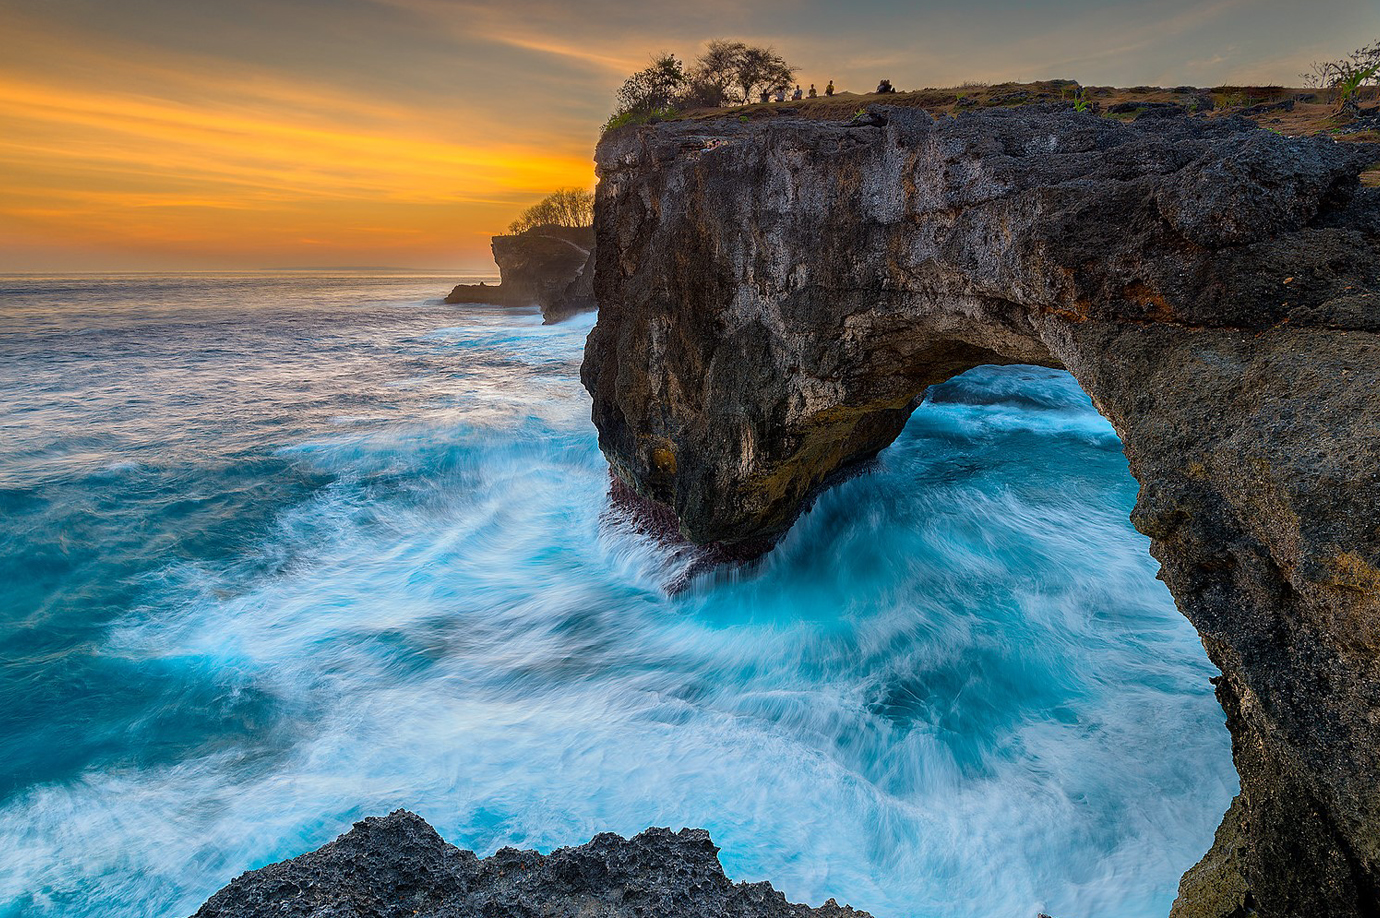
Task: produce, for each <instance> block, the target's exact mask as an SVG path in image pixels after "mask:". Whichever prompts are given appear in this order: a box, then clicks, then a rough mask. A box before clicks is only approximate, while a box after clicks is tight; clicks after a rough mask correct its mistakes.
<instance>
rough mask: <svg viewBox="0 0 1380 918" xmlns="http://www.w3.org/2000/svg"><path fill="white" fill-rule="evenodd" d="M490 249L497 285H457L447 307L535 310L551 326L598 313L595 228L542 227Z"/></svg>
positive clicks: (503, 239) (497, 238)
mask: <svg viewBox="0 0 1380 918" xmlns="http://www.w3.org/2000/svg"><path fill="white" fill-rule="evenodd" d="M490 244H491V246H492V248H493V253H494V262H495V263H496V264H497V265H498V271H499V283H498V284H497V285H496V286H490V285H488V284H482V283H481V284H457V285H456V286H455V287H454V289H452V290H451V291H450V293H449V294H447V295H446V298H445V302H447V303H450V304H457V303H478V304H482V305H487V306H536V307H538V308H539V309H541V314H542V318H543V319H544V320H545V321H546V323H547V324H548V325H549V324H551V323H554V322H560V321H563V320H565V319H568V318H570V317H571V316H573V315H575V314H577V313H580V312H588V311H590V310H593V309H595V308H596V304H595V302H594V260H595V254H594V229H593V228H592V227H576V228H572V227H563V226H538V227H534V228H532V229H530V230H527V231H526V232H522V233H517V234H515V235H509V236H495V237H493V240H492V242H491V243H490Z"/></svg>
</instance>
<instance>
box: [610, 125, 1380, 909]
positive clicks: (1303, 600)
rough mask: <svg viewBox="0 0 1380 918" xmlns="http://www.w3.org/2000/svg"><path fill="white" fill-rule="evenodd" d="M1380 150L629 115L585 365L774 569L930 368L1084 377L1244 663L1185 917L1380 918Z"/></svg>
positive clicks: (667, 471) (622, 426)
mask: <svg viewBox="0 0 1380 918" xmlns="http://www.w3.org/2000/svg"><path fill="white" fill-rule="evenodd" d="M1375 159H1380V153H1377V151H1376V150H1375V149H1374V148H1372V149H1371V150H1369V151H1367V150H1364V149H1361V148H1358V147H1344V146H1342V145H1339V144H1334V143H1333V142H1331V141H1330V140H1325V139H1324V140H1298V139H1288V138H1283V137H1279V136H1276V135H1274V134H1272V133H1270V132H1267V131H1264V130H1261V129H1259V128H1257V127H1255V126H1254V125H1252V124H1250V123H1249V122H1245V121H1241V120H1237V119H1218V120H1212V121H1205V120H1200V119H1189V118H1177V119H1172V120H1168V121H1163V120H1161V121H1156V122H1154V123H1153V124H1148V125H1146V124H1133V125H1122V124H1118V123H1115V122H1109V121H1107V120H1103V119H1098V118H1096V117H1093V116H1090V115H1076V114H1073V113H1071V112H1062V111H1057V110H1053V109H1024V110H1008V111H994V112H989V113H985V114H980V115H972V116H963V117H960V118H958V119H953V120H949V119H943V120H941V121H939V122H935V121H932V120H931V119H930V118H929V117H928V116H927V115H925V114H924V113H923V112H919V111H914V110H898V109H890V110H888V109H881V110H873V111H870V112H869V113H867V114H865V115H863V116H860V117H859V118H856V119H854V121H852V122H850V123H847V124H844V123H830V122H817V121H804V120H800V119H794V118H789V119H788V118H779V119H774V120H769V121H765V122H751V123H743V122H739V121H736V120H730V119H716V120H711V121H705V122H690V123H672V124H664V125H659V126H657V127H654V128H643V129H636V130H624V131H620V132H615V133H614V134H611V135H609V136H608V137H606V138H605V139H604V141H603V142H602V143H601V144H600V146H599V150H598V153H597V161H598V167H599V175H600V184H599V190H598V200H597V205H596V212H597V217H596V226H597V229H598V253H599V255H598V263H597V271H596V275H595V286H596V293H597V297H598V301H599V307H600V316H599V322H598V325H597V326H596V327H595V329H594V331H593V332H592V333H591V335H590V338H589V343H588V346H587V350H586V357H585V365H584V371H583V375H584V381H585V385H586V386H587V388H588V389H589V390H590V392H591V394H592V395H593V397H594V420H595V423H596V424H597V426H598V428H599V434H600V445H601V447H602V448H603V450H604V452H605V454H606V455H607V456H608V458H609V461H610V464H611V466H612V468H613V471H614V473H615V475H616V476H617V478H618V480H619V482H620V487H624V488H626V489H630V490H631V491H634V492H636V494H637V495H639V496H640V497H641V498H642V499H644V500H645V501H647V502H649V505H650V506H651V507H653V508H654V509H655V510H656V512H660V513H662V514H665V512H666V511H667V510H670V511H672V512H674V514H675V517H676V519H677V521H678V526H679V529H680V531H681V533H682V535H684V536H685V537H686V538H688V539H690V540H692V541H695V542H699V543H716V544H718V545H720V546H721V547H723V548H725V549H727V550H728V551H729V552H734V551H736V552H739V553H742V554H753V553H756V552H760V551H762V550H764V549H765V548H766V547H768V546H770V544H771V543H772V542H773V541H774V540H775V539H776V538H778V537H779V536H780V535H781V534H782V533H783V532H784V531H785V530H786V529H787V528H788V527H789V526H790V524H791V523H792V522H793V520H794V519H795V517H796V516H797V514H798V513H799V512H800V510H801V508H802V507H803V506H805V505H806V503H807V502H808V501H809V499H810V498H811V496H812V495H813V494H814V493H816V492H817V491H818V489H819V488H821V487H824V486H826V485H827V484H828V482H829V481H830V480H831V478H832V477H833V476H835V475H837V474H838V473H840V472H841V471H842V470H845V469H846V468H847V467H848V466H850V465H851V464H853V463H856V462H858V461H860V460H862V459H865V458H868V457H870V456H871V455H874V454H875V453H876V452H877V451H878V450H880V449H881V448H883V447H885V446H886V445H887V444H888V443H890V442H891V441H892V440H893V439H894V438H895V437H896V435H897V434H898V433H899V432H900V430H901V429H902V427H903V426H904V424H905V421H906V418H907V417H908V416H909V414H910V412H911V410H912V409H913V407H914V405H915V403H916V399H917V396H919V395H920V394H921V393H923V392H924V390H925V388H926V387H927V386H929V385H931V384H933V383H937V382H941V381H943V380H945V379H948V378H949V377H950V376H953V375H955V374H956V373H959V372H962V371H963V370H966V369H968V368H970V367H972V366H977V365H980V364H985V363H1039V364H1044V365H1050V366H1062V367H1065V368H1067V369H1068V370H1069V371H1070V372H1071V373H1072V374H1073V375H1074V376H1075V377H1076V378H1077V379H1078V381H1079V382H1080V384H1081V385H1082V386H1083V387H1084V389H1085V390H1086V391H1087V392H1088V393H1089V395H1090V396H1091V397H1092V399H1093V401H1094V403H1095V404H1096V405H1097V406H1098V408H1099V410H1100V411H1102V413H1103V414H1104V415H1105V416H1106V417H1108V418H1109V419H1110V420H1111V422H1112V423H1113V424H1114V425H1115V427H1116V429H1117V431H1118V433H1119V434H1120V435H1121V438H1122V441H1123V443H1124V445H1125V449H1126V454H1127V457H1128V459H1129V461H1130V466H1131V470H1132V473H1133V474H1134V475H1135V476H1136V478H1137V480H1138V481H1139V482H1140V485H1141V491H1140V497H1139V500H1138V502H1137V506H1136V510H1135V512H1134V515H1133V521H1134V523H1135V525H1136V527H1137V528H1138V529H1140V530H1141V531H1142V532H1144V533H1146V534H1147V535H1149V536H1150V537H1151V539H1152V551H1153V553H1154V555H1155V556H1156V558H1158V559H1159V561H1160V562H1161V564H1162V566H1163V572H1162V575H1161V576H1162V577H1163V579H1164V580H1165V582H1166V583H1167V584H1168V585H1169V588H1170V590H1171V592H1172V593H1173V595H1174V597H1175V599H1176V601H1177V603H1178V605H1179V608H1180V609H1181V610H1182V611H1183V613H1184V614H1185V615H1186V616H1187V617H1188V618H1189V619H1190V620H1191V621H1192V622H1193V624H1194V625H1195V627H1196V628H1197V629H1198V631H1199V633H1200V634H1201V635H1202V639H1203V644H1204V647H1205V648H1206V650H1207V652H1208V655H1209V657H1210V658H1211V659H1212V661H1213V662H1214V663H1215V664H1216V665H1217V666H1218V667H1219V668H1220V669H1221V671H1222V674H1223V675H1222V678H1221V679H1220V680H1218V682H1217V694H1218V698H1219V699H1220V701H1221V703H1222V706H1223V708H1224V709H1225V711H1226V714H1227V723H1228V726H1229V728H1230V730H1231V733H1232V737H1233V756H1234V759H1235V762H1236V765H1237V769H1238V771H1239V772H1240V775H1241V785H1242V793H1241V796H1240V797H1239V798H1238V800H1237V802H1236V803H1235V804H1234V805H1233V807H1232V809H1231V811H1229V813H1228V816H1227V819H1226V820H1225V821H1224V825H1223V829H1222V830H1219V833H1218V844H1217V845H1216V846H1215V848H1214V851H1213V852H1212V853H1210V855H1209V857H1208V858H1205V859H1204V862H1203V863H1202V864H1201V865H1199V867H1198V868H1195V871H1192V872H1190V875H1189V876H1187V877H1186V882H1185V884H1184V887H1183V891H1184V893H1185V895H1184V897H1183V898H1182V899H1181V903H1180V904H1179V905H1178V906H1176V909H1183V910H1184V913H1185V914H1187V913H1188V910H1189V909H1193V908H1196V909H1198V911H1197V912H1194V913H1195V914H1221V915H1226V914H1230V908H1231V907H1232V905H1233V901H1236V902H1240V901H1242V897H1244V896H1246V895H1249V896H1250V897H1252V902H1253V904H1254V906H1255V907H1256V908H1258V909H1259V913H1260V914H1261V915H1264V916H1267V918H1268V916H1285V915H1291V916H1292V915H1298V916H1315V915H1331V916H1353V915H1354V916H1372V915H1377V914H1380V779H1378V778H1377V767H1376V766H1377V761H1378V760H1380V479H1378V478H1377V474H1378V472H1380V389H1377V380H1380V337H1377V332H1380V279H1378V278H1377V274H1380V190H1369V189H1361V188H1360V187H1359V185H1358V182H1357V179H1356V176H1357V173H1358V172H1359V170H1360V168H1361V166H1362V164H1363V163H1365V162H1368V161H1371V160H1375ZM1242 877H1244V879H1242ZM1247 884H1248V885H1249V893H1247V892H1246V891H1245V890H1246V885H1247ZM1214 896H1217V897H1218V898H1217V899H1214ZM1218 900H1220V901H1218ZM1214 909H1215V911H1214Z"/></svg>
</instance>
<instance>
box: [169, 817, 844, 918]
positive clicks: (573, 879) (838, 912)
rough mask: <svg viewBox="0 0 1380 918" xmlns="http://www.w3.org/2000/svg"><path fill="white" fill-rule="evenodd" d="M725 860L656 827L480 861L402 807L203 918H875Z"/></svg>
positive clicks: (223, 895)
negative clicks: (804, 901)
mask: <svg viewBox="0 0 1380 918" xmlns="http://www.w3.org/2000/svg"><path fill="white" fill-rule="evenodd" d="M718 852H719V849H718V848H716V847H714V843H713V842H712V841H710V839H709V833H708V832H706V831H704V830H703V829H681V830H680V831H679V832H672V831H671V830H670V829H648V830H647V831H645V832H643V833H642V834H640V835H638V836H636V837H634V838H632V839H624V838H622V837H620V836H618V835H614V834H611V833H604V834H602V835H596V836H595V837H594V839H593V840H591V841H590V842H588V843H587V844H584V845H580V846H579V847H577V848H558V849H556V850H555V851H553V852H551V853H550V854H548V855H541V854H538V853H537V852H535V851H519V850H517V849H514V848H503V849H501V850H499V851H498V852H497V853H496V854H494V855H493V856H492V857H488V858H483V859H481V858H479V857H476V856H475V854H474V853H473V852H471V851H462V850H460V849H459V848H456V847H454V846H453V845H449V844H447V843H446V842H445V841H443V840H442V839H441V837H440V836H439V835H437V834H436V830H435V829H433V828H432V827H431V826H429V825H428V824H427V823H426V821H425V820H423V819H422V818H421V817H420V816H417V815H415V814H413V813H409V812H406V811H405V810H398V811H396V812H394V813H392V814H391V815H389V816H386V817H372V818H369V819H365V820H363V821H362V822H357V823H355V826H354V828H353V829H351V830H350V831H349V832H348V833H346V834H345V835H342V836H340V837H339V838H337V839H336V840H335V841H333V842H331V843H330V844H328V845H325V846H323V847H321V848H319V849H317V850H316V851H313V852H311V853H309V854H304V855H302V856H300V857H296V858H293V859H292V860H289V861H282V862H280V863H277V864H271V865H269V866H267V867H263V868H260V869H259V870H254V871H251V872H249V873H246V874H243V875H241V876H240V877H238V878H236V879H235V880H232V881H231V882H230V884H229V885H227V886H226V887H225V888H224V889H222V890H220V892H218V893H216V894H215V895H214V896H212V897H211V898H210V899H209V900H207V902H206V903H205V904H204V905H203V906H202V907H201V908H200V909H199V910H198V911H197V913H196V915H195V916H194V918H471V916H479V915H485V916H488V915H492V916H500V915H501V916H504V918H592V916H599V918H653V916H655V918H710V916H723V918H728V916H733V918H869V916H868V915H867V914H866V913H865V912H858V911H854V910H853V909H851V908H848V907H846V906H840V905H838V904H837V903H836V902H834V900H832V899H830V900H829V901H828V902H826V903H825V904H824V905H822V906H820V907H819V908H809V907H808V906H804V905H794V904H791V903H789V902H787V901H786V898H785V896H783V895H781V893H779V892H777V891H776V890H774V889H772V887H771V884H769V883H733V882H731V881H730V880H729V879H728V878H727V877H725V876H724V872H723V868H722V867H721V866H720V865H719V858H718Z"/></svg>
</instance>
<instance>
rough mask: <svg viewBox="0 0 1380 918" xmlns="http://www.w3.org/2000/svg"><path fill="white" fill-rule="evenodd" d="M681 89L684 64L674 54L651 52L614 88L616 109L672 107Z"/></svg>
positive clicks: (634, 111) (640, 110)
mask: <svg viewBox="0 0 1380 918" xmlns="http://www.w3.org/2000/svg"><path fill="white" fill-rule="evenodd" d="M684 90H685V65H684V64H683V63H681V62H680V61H679V60H677V59H676V56H675V55H674V54H670V53H668V52H662V53H661V54H658V55H655V56H654V57H653V58H652V60H651V62H650V63H649V64H648V65H647V66H646V67H644V68H643V69H641V70H639V71H637V72H636V73H634V74H633V75H632V76H630V77H628V78H627V79H626V80H625V81H624V82H623V85H622V87H621V88H620V89H619V90H618V113H619V114H632V115H644V116H645V115H652V114H655V113H656V112H659V111H664V110H666V109H669V108H671V107H673V106H674V105H675V103H676V101H677V100H678V99H679V97H680V94H681V93H682V92H683V91H684Z"/></svg>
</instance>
